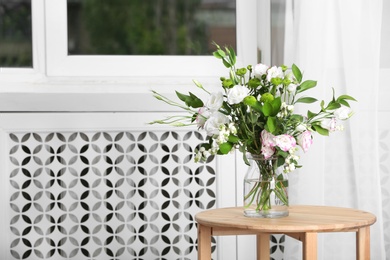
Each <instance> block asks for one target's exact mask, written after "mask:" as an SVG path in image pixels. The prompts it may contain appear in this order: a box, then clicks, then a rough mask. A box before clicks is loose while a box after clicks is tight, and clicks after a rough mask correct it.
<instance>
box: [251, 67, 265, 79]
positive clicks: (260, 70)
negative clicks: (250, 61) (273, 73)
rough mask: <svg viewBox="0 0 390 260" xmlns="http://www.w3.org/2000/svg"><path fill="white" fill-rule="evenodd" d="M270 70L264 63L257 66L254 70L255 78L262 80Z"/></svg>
mask: <svg viewBox="0 0 390 260" xmlns="http://www.w3.org/2000/svg"><path fill="white" fill-rule="evenodd" d="M268 68H269V67H268V66H267V65H265V64H262V63H259V64H257V65H255V67H254V69H253V72H254V74H255V77H256V78H258V79H260V78H261V76H263V75H264V74H266V73H267V70H268Z"/></svg>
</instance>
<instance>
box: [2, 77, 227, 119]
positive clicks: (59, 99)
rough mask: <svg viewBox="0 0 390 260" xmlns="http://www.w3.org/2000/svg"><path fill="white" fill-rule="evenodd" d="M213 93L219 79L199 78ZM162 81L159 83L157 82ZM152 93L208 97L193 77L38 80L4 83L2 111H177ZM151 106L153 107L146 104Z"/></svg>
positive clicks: (170, 96)
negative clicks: (189, 94) (190, 93)
mask: <svg viewBox="0 0 390 260" xmlns="http://www.w3.org/2000/svg"><path fill="white" fill-rule="evenodd" d="M196 80H198V81H199V82H201V83H202V84H203V86H204V87H205V88H206V89H208V90H209V91H213V89H217V88H218V86H219V84H220V83H219V82H220V81H219V79H218V78H216V77H213V78H200V79H199V78H197V79H196ZM156 82H158V83H156ZM151 90H156V91H158V92H159V93H161V94H163V95H166V96H167V97H169V98H172V99H176V95H175V90H178V91H180V92H183V93H187V92H188V91H191V92H192V93H194V94H196V95H198V96H199V97H204V96H205V95H206V94H205V92H204V91H203V90H201V89H199V88H197V87H196V85H195V84H194V83H193V82H192V79H191V78H188V77H181V78H180V77H175V78H169V77H167V78H159V79H158V80H156V79H147V78H146V79H145V78H127V79H126V78H121V79H114V78H101V79H93V78H83V79H80V78H73V79H72V78H67V79H60V78H56V79H50V80H47V79H45V80H42V79H37V80H34V81H32V82H10V81H3V82H1V83H0V111H1V112H139V111H145V112H155V111H175V110H177V109H176V108H175V107H172V106H169V105H167V104H165V103H163V102H161V101H160V102H159V101H157V100H156V99H155V98H154V97H153V95H152V93H151ZM145 104H150V105H145Z"/></svg>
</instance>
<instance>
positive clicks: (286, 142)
mask: <svg viewBox="0 0 390 260" xmlns="http://www.w3.org/2000/svg"><path fill="white" fill-rule="evenodd" d="M274 142H275V145H276V146H278V147H279V148H280V149H282V150H283V151H285V152H287V151H289V150H290V149H291V148H294V147H295V145H296V140H295V138H294V137H292V136H291V135H288V134H282V135H277V136H275V137H274Z"/></svg>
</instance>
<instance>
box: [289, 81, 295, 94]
mask: <svg viewBox="0 0 390 260" xmlns="http://www.w3.org/2000/svg"><path fill="white" fill-rule="evenodd" d="M296 89H297V85H296V84H294V83H291V84H290V85H288V87H287V91H288V92H290V93H292V92H295V90H296Z"/></svg>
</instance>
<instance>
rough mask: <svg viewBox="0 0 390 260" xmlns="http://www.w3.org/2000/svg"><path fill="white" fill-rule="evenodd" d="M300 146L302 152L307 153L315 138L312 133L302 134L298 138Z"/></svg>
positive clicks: (305, 132)
mask: <svg viewBox="0 0 390 260" xmlns="http://www.w3.org/2000/svg"><path fill="white" fill-rule="evenodd" d="M297 140H298V145H299V146H300V147H302V150H303V151H304V152H305V153H306V152H307V151H308V150H309V148H310V146H311V145H312V144H313V138H312V136H311V132H310V131H304V132H302V133H301V134H300V135H299V136H298V137H297Z"/></svg>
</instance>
